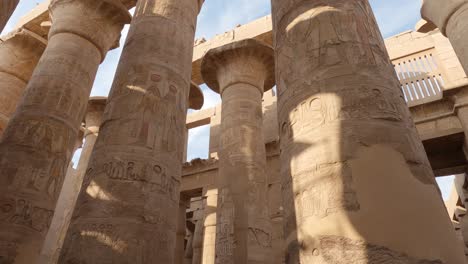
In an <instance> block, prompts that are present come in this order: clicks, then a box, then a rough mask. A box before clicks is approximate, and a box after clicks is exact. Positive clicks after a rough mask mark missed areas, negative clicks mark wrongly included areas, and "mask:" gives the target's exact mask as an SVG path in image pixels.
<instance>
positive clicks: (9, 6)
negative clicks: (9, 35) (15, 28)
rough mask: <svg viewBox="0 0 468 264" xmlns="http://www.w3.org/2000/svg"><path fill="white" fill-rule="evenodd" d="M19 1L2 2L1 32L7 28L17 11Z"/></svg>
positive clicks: (7, 0) (0, 15) (0, 10)
mask: <svg viewBox="0 0 468 264" xmlns="http://www.w3.org/2000/svg"><path fill="white" fill-rule="evenodd" d="M18 3H19V0H1V1H0V32H2V30H3V29H4V28H5V25H6V24H7V22H8V20H9V19H10V17H11V15H12V14H13V12H14V11H15V9H16V6H17V5H18Z"/></svg>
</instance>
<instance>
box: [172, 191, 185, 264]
mask: <svg viewBox="0 0 468 264" xmlns="http://www.w3.org/2000/svg"><path fill="white" fill-rule="evenodd" d="M188 202H189V201H185V200H184V197H183V196H182V195H181V198H180V201H179V211H178V213H177V232H176V247H175V251H174V264H183V263H184V257H185V235H186V232H185V230H186V223H185V222H186V219H187V217H186V211H187V203H188Z"/></svg>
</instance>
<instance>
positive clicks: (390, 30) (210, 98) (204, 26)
mask: <svg viewBox="0 0 468 264" xmlns="http://www.w3.org/2000/svg"><path fill="white" fill-rule="evenodd" d="M43 1H44V0H20V4H19V5H18V8H17V9H16V11H15V13H14V14H13V16H12V19H11V20H10V22H9V23H8V24H7V26H6V27H5V30H4V31H3V32H2V35H3V34H5V33H6V32H9V31H11V30H12V29H13V28H14V25H15V24H16V23H17V21H18V19H19V18H20V17H21V16H23V15H25V14H26V13H27V12H28V11H29V10H31V9H32V8H34V7H35V6H36V5H37V4H39V3H41V2H43ZM370 2H371V4H372V7H373V9H374V12H375V15H376V17H377V21H378V23H379V26H380V29H381V31H382V34H383V35H384V37H390V36H392V35H395V34H398V33H400V32H402V31H405V30H410V29H413V28H414V25H415V24H416V22H417V21H418V20H419V19H420V15H419V8H420V5H421V0H370ZM270 8H271V7H270V0H206V1H205V4H204V6H203V9H202V11H201V13H200V15H199V20H198V29H197V33H196V36H197V38H201V37H204V38H206V39H210V38H212V37H213V36H215V35H216V34H222V33H224V32H226V31H228V30H230V29H232V28H234V27H235V26H236V25H239V24H246V23H248V22H250V21H252V20H255V19H257V18H260V17H262V16H266V15H268V14H269V13H270ZM127 31H128V27H126V28H125V29H124V32H123V37H122V39H121V44H123V41H124V40H125V36H126V32H127ZM121 46H122V45H121ZM121 51H122V50H121V48H119V49H116V50H113V51H111V52H109V54H108V55H107V58H106V60H105V61H104V62H103V64H102V65H101V67H100V68H99V72H98V75H97V78H96V81H95V83H94V87H93V91H92V95H93V96H98V95H99V96H106V95H107V94H108V93H109V90H110V87H111V85H112V80H113V78H114V74H115V70H116V67H117V63H118V60H119V57H120V54H121ZM202 89H203V92H204V94H205V101H206V103H205V106H204V108H209V107H212V106H215V105H216V104H218V103H219V100H220V99H219V96H218V95H217V94H215V93H213V92H211V91H210V90H209V89H208V88H207V87H206V86H202ZM208 138H209V129H208V127H201V128H197V129H193V130H191V131H190V139H189V153H188V160H191V159H192V158H196V157H202V158H206V157H207V155H208V147H207V146H208ZM78 154H79V153H78ZM76 157H78V155H77V156H76ZM76 157H75V159H76ZM452 181H453V178H452V177H445V178H439V179H438V182H439V185H440V187H441V189H442V192H443V194H444V197H447V196H448V193H449V190H450V186H451V183H452Z"/></svg>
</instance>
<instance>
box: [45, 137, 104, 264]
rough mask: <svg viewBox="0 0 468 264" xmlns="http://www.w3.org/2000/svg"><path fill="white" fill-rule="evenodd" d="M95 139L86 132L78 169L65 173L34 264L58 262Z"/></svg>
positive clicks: (53, 263)
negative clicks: (50, 219) (39, 253)
mask: <svg viewBox="0 0 468 264" xmlns="http://www.w3.org/2000/svg"><path fill="white" fill-rule="evenodd" d="M96 139H97V133H93V132H91V131H89V130H88V131H86V135H85V143H84V145H83V149H82V151H81V156H80V160H79V162H78V167H77V169H76V170H73V173H72V174H69V173H67V175H66V177H65V180H64V182H63V187H62V189H61V193H60V196H59V199H58V202H57V206H56V208H55V213H54V217H53V219H52V222H51V224H50V228H49V231H48V232H47V236H46V238H45V241H44V245H43V247H42V250H41V256H40V259H39V261H37V262H36V264H55V263H57V261H58V258H59V256H60V250H61V248H62V246H63V242H64V240H65V235H66V234H67V230H68V227H69V225H70V220H71V218H72V214H73V208H75V204H76V200H77V198H78V194H79V193H80V190H81V185H82V184H83V177H84V175H85V170H86V168H87V166H88V162H89V158H90V154H91V152H92V150H93V148H94V144H95V143H96Z"/></svg>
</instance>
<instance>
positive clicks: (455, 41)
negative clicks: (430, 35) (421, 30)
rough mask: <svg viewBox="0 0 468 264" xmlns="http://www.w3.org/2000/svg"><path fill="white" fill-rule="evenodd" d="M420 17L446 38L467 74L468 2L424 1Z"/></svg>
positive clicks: (453, 0)
mask: <svg viewBox="0 0 468 264" xmlns="http://www.w3.org/2000/svg"><path fill="white" fill-rule="evenodd" d="M421 15H422V17H423V18H424V19H426V20H428V21H431V22H432V23H434V24H435V25H436V26H437V27H438V28H439V29H440V31H441V32H442V34H444V35H445V36H447V37H448V39H449V40H450V43H452V46H453V49H454V50H455V53H456V54H457V56H458V58H459V59H460V62H461V64H462V66H463V69H464V70H465V73H467V74H468V1H467V0H444V1H440V0H424V1H423V6H422V9H421Z"/></svg>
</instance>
